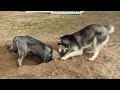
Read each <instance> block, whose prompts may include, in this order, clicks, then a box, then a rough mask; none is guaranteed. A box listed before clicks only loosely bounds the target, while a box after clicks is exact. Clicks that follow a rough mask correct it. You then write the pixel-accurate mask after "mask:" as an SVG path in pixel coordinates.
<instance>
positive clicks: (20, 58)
mask: <svg viewBox="0 0 120 90" xmlns="http://www.w3.org/2000/svg"><path fill="white" fill-rule="evenodd" d="M18 54H19V58H18V60H17V62H18V66H19V67H20V66H22V61H23V59H24V57H25V56H26V55H25V53H24V52H23V51H20V50H18Z"/></svg>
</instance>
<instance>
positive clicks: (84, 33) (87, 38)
mask: <svg viewBox="0 0 120 90" xmlns="http://www.w3.org/2000/svg"><path fill="white" fill-rule="evenodd" d="M113 32H114V26H113V25H100V24H92V25H88V26H86V27H85V28H83V29H82V30H80V31H78V32H75V33H73V34H69V35H64V36H62V37H60V38H58V39H57V43H58V45H59V49H58V51H59V52H62V51H64V52H66V51H67V50H68V52H67V53H66V54H65V55H64V56H63V57H62V58H61V60H66V59H68V58H70V57H74V56H78V55H82V54H83V50H84V49H86V48H89V47H91V46H93V50H91V51H86V52H87V53H94V54H93V56H92V57H91V58H89V59H88V60H90V61H93V60H95V58H96V57H97V56H98V54H99V51H100V49H101V48H102V47H103V46H104V45H106V44H107V42H108V40H109V35H110V34H112V33H113Z"/></svg>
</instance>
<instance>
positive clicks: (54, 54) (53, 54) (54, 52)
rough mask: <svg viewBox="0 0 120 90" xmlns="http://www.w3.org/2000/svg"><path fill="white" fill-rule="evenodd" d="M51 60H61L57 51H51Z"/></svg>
mask: <svg viewBox="0 0 120 90" xmlns="http://www.w3.org/2000/svg"><path fill="white" fill-rule="evenodd" d="M52 58H53V60H56V59H60V58H61V56H60V54H59V52H58V51H57V50H55V49H53V53H52Z"/></svg>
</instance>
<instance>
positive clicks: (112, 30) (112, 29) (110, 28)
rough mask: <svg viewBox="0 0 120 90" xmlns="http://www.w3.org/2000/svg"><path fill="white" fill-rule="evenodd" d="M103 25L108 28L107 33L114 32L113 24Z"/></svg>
mask: <svg viewBox="0 0 120 90" xmlns="http://www.w3.org/2000/svg"><path fill="white" fill-rule="evenodd" d="M105 27H106V28H107V29H108V34H112V33H113V32H114V29H115V28H114V26H113V25H105Z"/></svg>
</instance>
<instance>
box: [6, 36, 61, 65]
mask: <svg viewBox="0 0 120 90" xmlns="http://www.w3.org/2000/svg"><path fill="white" fill-rule="evenodd" d="M7 48H8V50H9V52H16V53H17V52H18V54H19V58H18V60H17V61H18V66H19V67H20V66H21V65H22V61H23V59H24V58H25V57H26V56H27V55H35V56H38V57H40V59H42V60H43V63H45V62H49V61H51V60H54V59H59V58H60V55H59V52H58V51H57V50H55V49H53V48H52V47H51V46H49V45H46V44H44V43H42V42H41V41H39V40H37V39H35V38H33V37H31V36H27V35H26V36H16V37H15V38H14V39H13V41H9V42H7Z"/></svg>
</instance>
